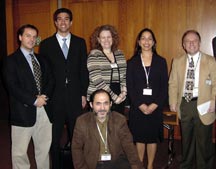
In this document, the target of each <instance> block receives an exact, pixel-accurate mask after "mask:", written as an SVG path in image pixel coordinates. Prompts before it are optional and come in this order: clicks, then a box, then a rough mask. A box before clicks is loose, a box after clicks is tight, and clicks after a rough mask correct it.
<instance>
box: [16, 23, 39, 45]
mask: <svg viewBox="0 0 216 169" xmlns="http://www.w3.org/2000/svg"><path fill="white" fill-rule="evenodd" d="M26 28H30V29H34V30H35V31H36V32H37V35H38V29H37V28H36V27H35V26H34V25H31V24H25V25H22V26H21V27H20V28H19V29H18V31H17V43H18V45H19V46H20V45H21V42H20V40H19V36H22V35H23V33H24V31H25V29H26Z"/></svg>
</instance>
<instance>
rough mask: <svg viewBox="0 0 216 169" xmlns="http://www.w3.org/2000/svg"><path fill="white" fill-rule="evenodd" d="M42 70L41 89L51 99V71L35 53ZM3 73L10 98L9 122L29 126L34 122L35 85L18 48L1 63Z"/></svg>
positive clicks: (52, 83)
mask: <svg viewBox="0 0 216 169" xmlns="http://www.w3.org/2000/svg"><path fill="white" fill-rule="evenodd" d="M35 56H36V57H37V60H38V62H39V63H40V67H41V71H42V90H41V93H42V94H45V95H47V96H48V97H49V99H51V97H52V92H53V88H54V79H53V76H52V72H51V69H50V67H49V66H48V63H47V62H46V60H45V59H44V58H42V57H40V56H39V55H37V54H35ZM3 74H4V79H5V83H6V87H7V89H8V92H9V99H10V112H11V114H10V118H11V124H12V125H16V126H23V127H31V126H33V125H34V124H35V122H36V107H35V106H34V102H35V101H36V99H37V98H36V95H37V94H38V92H37V87H36V83H35V80H34V75H33V73H32V70H31V68H30V66H29V64H28V61H27V60H26V58H25V56H24V55H23V53H22V52H21V50H20V49H18V50H17V51H15V52H14V53H13V54H11V55H10V56H8V57H6V58H5V60H4V65H3ZM44 107H45V109H46V112H47V115H48V117H49V120H50V122H51V121H52V114H51V113H52V112H50V111H49V101H48V105H46V106H44Z"/></svg>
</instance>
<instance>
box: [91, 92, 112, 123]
mask: <svg viewBox="0 0 216 169" xmlns="http://www.w3.org/2000/svg"><path fill="white" fill-rule="evenodd" d="M90 106H91V108H92V109H93V111H94V112H95V113H96V115H97V119H98V120H99V121H101V122H103V121H105V119H106V116H107V114H108V113H109V112H110V108H111V106H112V103H111V101H110V97H109V96H108V94H107V93H105V92H102V93H97V94H96V95H95V96H94V99H93V101H92V102H90Z"/></svg>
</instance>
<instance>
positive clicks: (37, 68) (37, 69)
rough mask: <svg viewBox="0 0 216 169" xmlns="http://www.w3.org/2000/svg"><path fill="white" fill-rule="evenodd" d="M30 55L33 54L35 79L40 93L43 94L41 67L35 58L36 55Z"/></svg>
mask: <svg viewBox="0 0 216 169" xmlns="http://www.w3.org/2000/svg"><path fill="white" fill-rule="evenodd" d="M30 56H31V61H32V67H33V72H34V79H35V82H36V86H37V89H38V93H39V94H41V69H40V65H39V64H38V62H37V61H36V60H35V58H34V55H32V54H30Z"/></svg>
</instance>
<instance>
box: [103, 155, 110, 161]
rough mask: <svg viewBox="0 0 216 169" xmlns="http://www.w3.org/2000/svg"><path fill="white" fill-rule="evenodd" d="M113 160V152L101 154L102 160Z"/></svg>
mask: <svg viewBox="0 0 216 169" xmlns="http://www.w3.org/2000/svg"><path fill="white" fill-rule="evenodd" d="M109 160H111V154H101V161H109Z"/></svg>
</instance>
